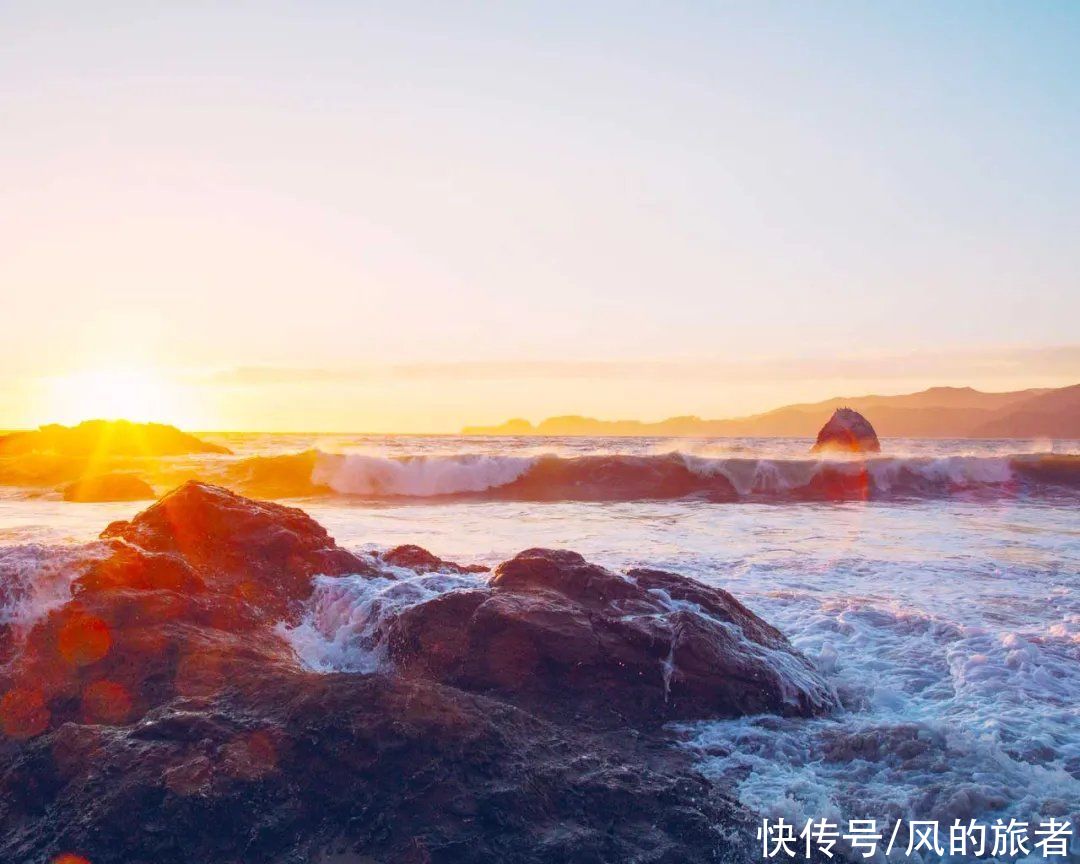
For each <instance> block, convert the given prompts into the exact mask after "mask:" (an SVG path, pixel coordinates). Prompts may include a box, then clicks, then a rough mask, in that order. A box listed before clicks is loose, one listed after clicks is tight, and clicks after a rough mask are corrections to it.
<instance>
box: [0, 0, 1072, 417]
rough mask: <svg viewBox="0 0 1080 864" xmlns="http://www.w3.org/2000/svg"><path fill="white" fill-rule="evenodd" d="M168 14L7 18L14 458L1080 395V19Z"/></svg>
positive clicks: (1007, 13)
mask: <svg viewBox="0 0 1080 864" xmlns="http://www.w3.org/2000/svg"><path fill="white" fill-rule="evenodd" d="M171 5H172V8H165V6H166V4H155V3H149V2H142V3H104V2H96V3H92V4H89V3H84V2H71V3H61V2H33V3H31V2H26V3H20V2H10V0H9V2H0V44H2V46H3V47H2V48H0V130H2V134H0V193H2V194H0V295H2V296H0V303H2V307H0V308H3V309H4V315H3V319H2V320H3V322H4V327H3V337H2V338H0V428H3V427H7V428H15V427H22V426H30V425H36V424H38V423H44V422H49V421H53V420H61V421H64V422H70V421H73V420H76V419H82V416H83V415H85V414H106V413H107V412H109V411H113V410H115V411H122V412H123V413H126V414H129V415H142V416H136V417H135V419H159V420H164V421H167V422H177V423H180V424H181V425H186V426H190V427H192V428H203V429H213V428H218V429H224V428H231V429H267V430H270V429H275V430H305V431H317V430H321V429H325V430H328V431H402V432H405V431H416V432H445V431H453V430H455V429H457V428H459V427H461V426H462V425H465V424H476V423H492V422H498V421H500V420H503V419H506V418H508V417H513V416H523V417H527V418H530V419H534V420H538V419H541V418H543V417H545V416H549V415H552V414H563V413H580V414H588V415H593V416H600V417H608V418H639V419H646V420H652V419H659V418H662V417H664V416H670V415H673V414H697V415H700V416H705V417H725V416H738V415H744V414H748V413H753V412H755V411H760V410H765V409H768V408H771V407H775V406H777V405H780V404H784V403H786V402H792V401H807V400H812V399H820V398H826V397H829V396H834V395H858V394H861V393H870V392H877V393H898V392H907V391H911V390H916V389H921V388H922V387H926V386H934V385H941V384H951V385H973V386H977V387H980V388H981V389H989V390H1007V389H1019V388H1021V387H1029V386H1055V385H1065V384H1072V383H1076V382H1077V381H1080V339H1078V332H1080V331H1078V330H1077V326H1076V322H1077V320H1078V319H1080V243H1077V242H1076V238H1077V237H1080V166H1078V160H1077V158H1076V142H1077V141H1080V52H1077V51H1076V45H1077V44H1078V40H1080V4H1075V3H1067V2H1030V3H1002V2H991V0H987V2H977V3H976V2H953V3H948V4H940V3H921V2H895V3H893V2H878V3H873V4H869V3H862V2H858V3H857V2H850V3H837V2H816V3H799V2H744V3H723V2H712V3H679V2H664V3H659V2H652V3H636V2H619V3H599V2H580V3H573V4H552V3H524V2H507V3H460V4H457V3H455V4H446V3H430V4H425V3H410V2H393V3H388V2H387V3H362V2H347V3H346V2H340V3H339V2H317V0H311V2H305V3H277V2H267V0H264V2H259V3H254V2H252V3H244V2H240V3H235V4H218V3H203V2H190V3H184V4H171ZM120 390H122V391H123V392H119V391H120Z"/></svg>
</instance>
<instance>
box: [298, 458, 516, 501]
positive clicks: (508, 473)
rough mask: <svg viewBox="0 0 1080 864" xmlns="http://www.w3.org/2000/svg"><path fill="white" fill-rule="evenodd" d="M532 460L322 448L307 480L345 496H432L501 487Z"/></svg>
mask: <svg viewBox="0 0 1080 864" xmlns="http://www.w3.org/2000/svg"><path fill="white" fill-rule="evenodd" d="M534 461H535V460H534V459H533V458H531V457H527V456H490V455H481V454H461V455H452V456H412V457H404V458H388V457H384V456H372V455H368V454H366V453H345V454H339V453H320V454H319V456H318V458H317V460H316V462H315V468H314V470H313V472H312V478H311V479H312V481H313V482H314V483H316V484H319V485H324V486H328V487H330V488H331V489H333V490H334V491H335V492H340V493H342V494H345V495H378V496H392V495H401V496H412V497H431V496H435V495H452V494H454V493H461V492H482V491H483V490H485V489H491V488H493V487H496V486H505V485H506V484H507V483H512V482H513V481H514V480H516V479H517V478H518V477H520V476H521V475H522V474H524V473H525V472H526V471H528V470H529V468H530V467H531V466H532V465H533V464H534Z"/></svg>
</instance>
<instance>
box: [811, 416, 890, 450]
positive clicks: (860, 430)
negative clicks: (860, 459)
mask: <svg viewBox="0 0 1080 864" xmlns="http://www.w3.org/2000/svg"><path fill="white" fill-rule="evenodd" d="M880 450H881V443H880V442H879V441H878V437H877V433H876V432H875V431H874V427H873V426H871V425H870V421H869V420H867V419H866V418H865V417H863V415H862V414H860V413H859V412H858V411H855V410H853V409H851V408H837V409H836V411H834V412H833V415H832V417H830V418H829V422H828V423H826V424H825V425H824V426H822V427H821V431H820V432H818V436H817V441H816V443H815V444H814V446H813V447H812V448H810V452H811V453H823V452H828V451H839V452H845V453H878V452H880Z"/></svg>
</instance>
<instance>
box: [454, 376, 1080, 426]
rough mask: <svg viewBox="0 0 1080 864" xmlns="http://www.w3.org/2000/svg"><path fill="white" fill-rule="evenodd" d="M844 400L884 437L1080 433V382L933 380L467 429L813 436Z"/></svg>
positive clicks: (523, 421) (844, 405) (569, 416)
mask: <svg viewBox="0 0 1080 864" xmlns="http://www.w3.org/2000/svg"><path fill="white" fill-rule="evenodd" d="M841 407H848V408H854V409H855V410H856V411H858V412H860V413H861V414H863V415H864V416H865V417H866V418H867V419H868V420H869V421H870V422H871V423H872V424H873V425H874V428H875V429H876V430H877V433H878V435H880V436H882V437H886V438H1080V384H1074V385H1072V386H1071V387H1059V388H1055V389H1049V388H1044V389H1038V390H1016V391H1013V392H1011V393H983V392H980V391H979V390H974V389H972V388H971V387H932V388H930V389H929V390H923V391H921V392H919V393H908V394H906V395H904V396H856V397H836V398H834V399H826V400H825V401H824V402H814V403H810V404H802V405H787V406H785V407H783V408H777V409H775V410H773V411H767V412H765V413H764V414H754V415H752V416H750V417H738V418H734V419H731V420H703V419H702V418H700V417H671V418H669V419H667V420H661V421H659V422H658V423H644V422H641V421H639V420H597V419H595V418H592V417H578V416H574V415H568V416H564V417H549V418H548V419H547V420H544V421H542V422H541V423H539V424H538V425H533V424H532V423H530V422H529V421H528V420H520V419H519V420H508V421H507V422H506V423H503V424H501V425H499V426H467V427H465V429H463V430H462V434H464V435H636V436H645V435H675V436H687V437H729V438H732V437H742V436H746V437H776V438H781V437H792V438H812V437H814V436H815V435H817V432H818V430H819V429H820V428H821V427H822V425H823V424H824V423H825V422H826V421H827V420H828V419H829V417H830V415H831V414H832V412H833V411H834V410H835V409H837V408H841Z"/></svg>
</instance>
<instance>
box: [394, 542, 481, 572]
mask: <svg viewBox="0 0 1080 864" xmlns="http://www.w3.org/2000/svg"><path fill="white" fill-rule="evenodd" d="M381 558H382V560H383V561H384V562H385V563H387V564H390V565H391V566H393V567H404V568H406V569H407V570H415V571H416V572H417V573H434V572H436V571H439V572H442V573H486V572H487V571H488V569H490V568H488V567H485V566H484V565H483V564H455V563H454V562H453V561H443V559H442V558H439V557H438V556H436V555H432V554H431V553H430V552H428V550H427V549H424V548H423V547H421V546H416V545H414V544H412V543H406V544H404V545H402V546H395V547H394V548H393V549H391V550H389V551H388V552H384V553H383V554H382V556H381Z"/></svg>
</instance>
